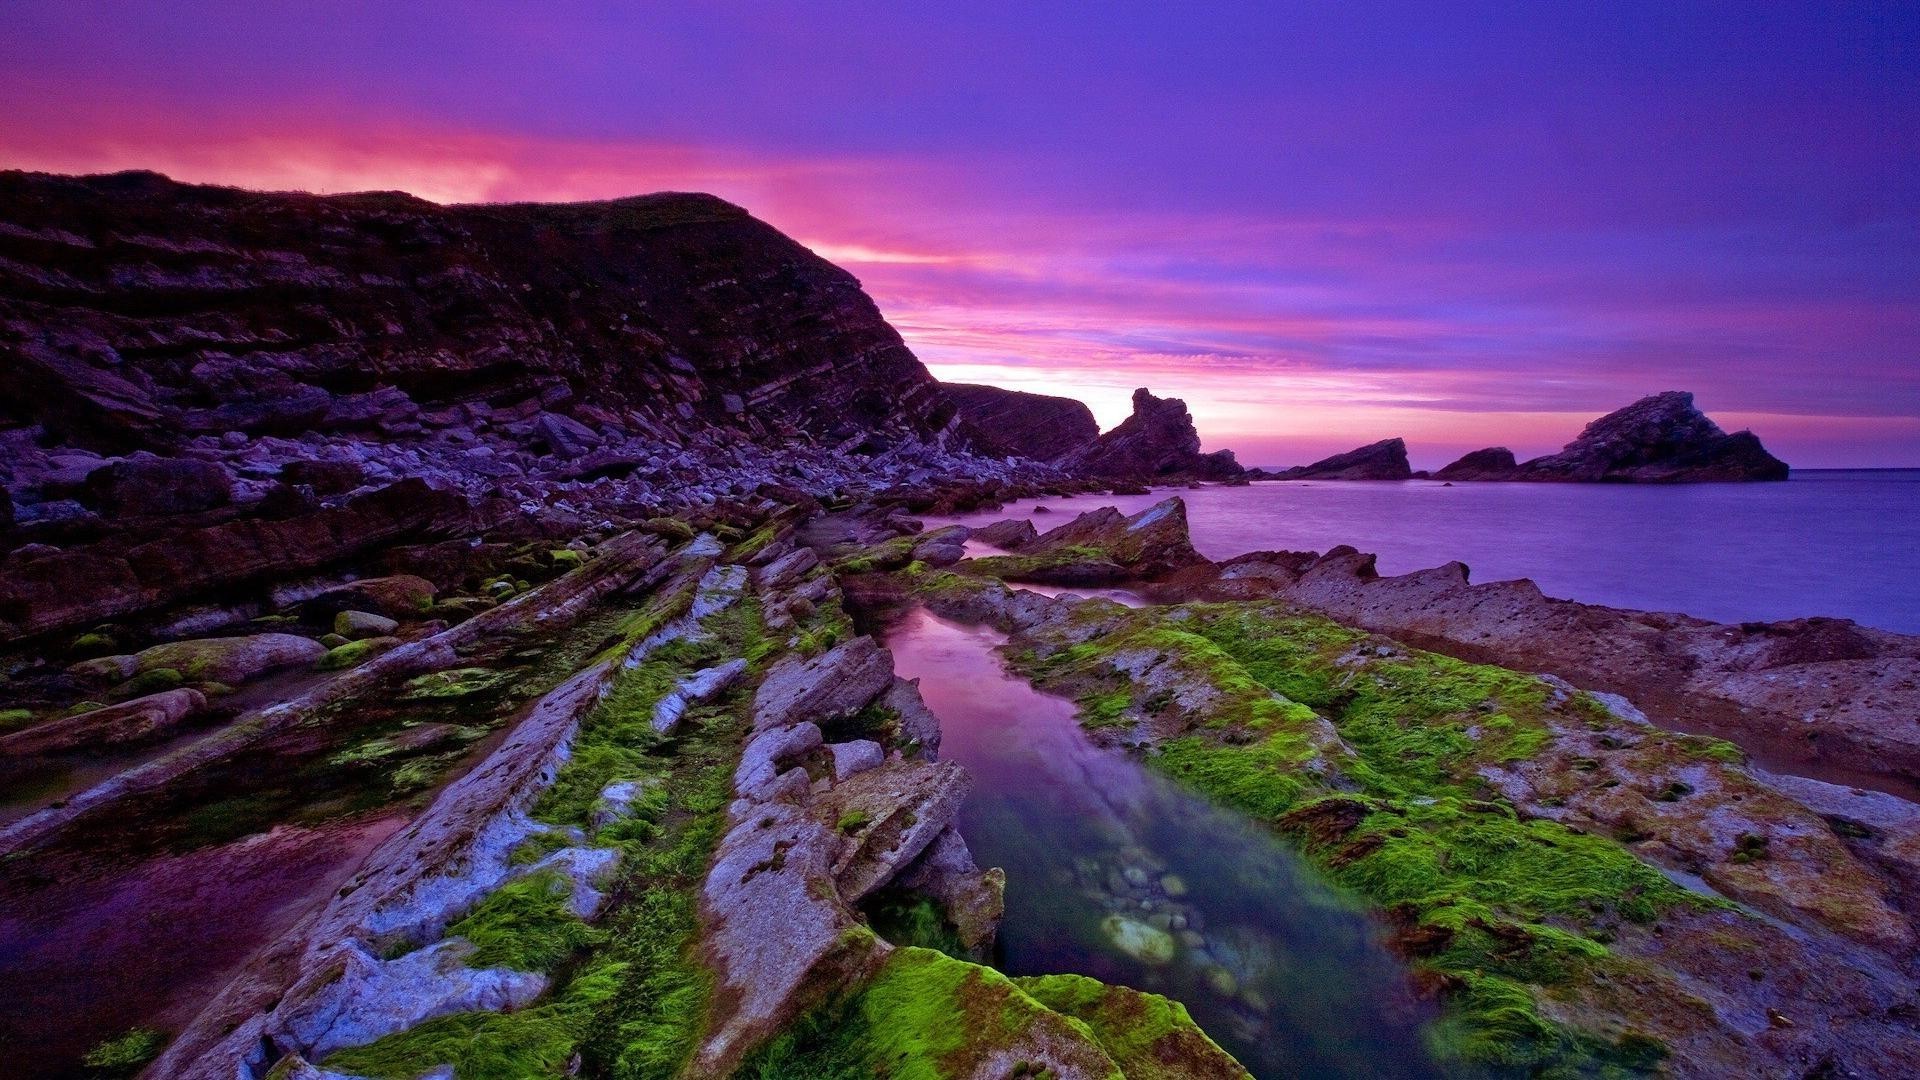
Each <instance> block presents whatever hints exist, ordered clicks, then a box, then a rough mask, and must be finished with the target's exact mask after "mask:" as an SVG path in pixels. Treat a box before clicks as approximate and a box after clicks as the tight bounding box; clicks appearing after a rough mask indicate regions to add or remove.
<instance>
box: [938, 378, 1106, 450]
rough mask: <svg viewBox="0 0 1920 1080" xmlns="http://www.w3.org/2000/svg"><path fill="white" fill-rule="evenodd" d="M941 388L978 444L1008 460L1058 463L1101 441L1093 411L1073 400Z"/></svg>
mask: <svg viewBox="0 0 1920 1080" xmlns="http://www.w3.org/2000/svg"><path fill="white" fill-rule="evenodd" d="M942 386H943V388H944V389H945V390H946V392H947V397H949V398H951V399H952V401H953V403H954V405H955V406H956V407H957V408H958V409H959V410H960V416H961V418H962V419H963V420H965V421H966V422H967V423H968V424H969V425H971V426H972V428H973V432H974V435H975V437H976V439H977V440H979V441H981V442H982V443H984V445H986V446H988V447H991V448H992V449H994V450H996V451H999V452H1001V453H1004V454H1006V455H1008V456H1013V455H1018V456H1020V457H1024V458H1029V459H1031V460H1033V461H1046V462H1052V461H1059V460H1061V459H1063V458H1066V457H1068V456H1069V455H1071V454H1073V453H1074V452H1075V451H1077V450H1080V449H1083V448H1085V447H1086V446H1088V445H1089V444H1091V443H1092V442H1093V441H1094V440H1095V439H1097V438H1099V437H1100V425H1099V424H1098V423H1096V422H1095V421H1094V419H1093V410H1091V409H1089V408H1087V406H1086V405H1085V403H1083V402H1079V401H1075V400H1074V399H1073V398H1064V397H1052V396H1049V395H1046V394H1029V393H1025V392H1023V391H1020V390H1007V389H1004V388H1002V387H998V386H978V385H974V384H971V383H944V384H942Z"/></svg>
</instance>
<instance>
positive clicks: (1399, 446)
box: [1275, 439, 1413, 480]
mask: <svg viewBox="0 0 1920 1080" xmlns="http://www.w3.org/2000/svg"><path fill="white" fill-rule="evenodd" d="M1412 475H1413V470H1412V469H1411V468H1410V467H1408V465H1407V444H1406V441H1405V440H1404V439H1382V440H1380V441H1379V442H1377V443H1369V444H1368V445H1366V446H1362V447H1360V448H1359V449H1357V450H1349V451H1347V452H1346V453H1344V454H1335V455H1333V456H1332V457H1329V458H1322V459H1321V460H1319V461H1316V462H1314V463H1313V464H1311V465H1298V466H1295V467H1294V468H1291V469H1287V470H1285V471H1284V472H1281V473H1279V474H1277V475H1276V477H1275V479H1279V480H1405V479H1407V478H1409V477H1411V476H1412Z"/></svg>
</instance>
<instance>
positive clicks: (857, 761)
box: [827, 739, 887, 782]
mask: <svg viewBox="0 0 1920 1080" xmlns="http://www.w3.org/2000/svg"><path fill="white" fill-rule="evenodd" d="M827 753H828V754H830V755H832V757H833V779H834V780H835V782H838V781H841V780H845V779H847V778H848V777H850V776H853V775H855V774H857V773H863V772H866V771H867V770H868V769H877V768H879V767H880V764H881V763H882V762H884V761H886V760H887V752H886V751H885V750H883V749H881V748H880V744H879V743H877V742H874V741H873V740H872V739H855V740H854V741H852V742H843V743H829V744H827Z"/></svg>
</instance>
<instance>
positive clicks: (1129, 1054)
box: [1013, 975, 1246, 1080]
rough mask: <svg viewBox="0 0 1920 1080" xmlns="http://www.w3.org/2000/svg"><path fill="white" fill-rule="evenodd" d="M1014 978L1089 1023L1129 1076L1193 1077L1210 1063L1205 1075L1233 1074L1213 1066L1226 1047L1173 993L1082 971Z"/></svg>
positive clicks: (1142, 1079) (1132, 1079)
mask: <svg viewBox="0 0 1920 1080" xmlns="http://www.w3.org/2000/svg"><path fill="white" fill-rule="evenodd" d="M1013 982H1014V985H1015V986H1018V987H1019V988H1020V989H1021V990H1023V991H1025V992H1026V993H1027V995H1028V996H1030V997H1032V998H1033V999H1034V1000H1035V1001H1038V1002H1039V1003H1040V1004H1042V1005H1044V1006H1046V1007H1047V1008H1049V1009H1052V1010H1053V1011H1054V1012H1057V1013H1060V1014H1061V1015H1063V1016H1069V1017H1072V1018H1073V1019H1075V1020H1078V1021H1080V1022H1081V1023H1083V1024H1085V1025H1087V1027H1088V1028H1089V1029H1091V1030H1092V1032H1093V1036H1094V1038H1095V1039H1096V1040H1098V1041H1099V1043H1100V1047H1101V1049H1103V1050H1105V1051H1106V1052H1107V1056H1109V1057H1111V1058H1113V1060H1114V1063H1115V1064H1117V1065H1119V1066H1120V1069H1121V1071H1122V1072H1124V1073H1126V1076H1127V1080H1175V1078H1184V1077H1191V1076H1194V1075H1198V1073H1197V1072H1196V1068H1197V1067H1200V1066H1212V1068H1208V1069H1206V1070H1205V1071H1206V1074H1207V1075H1217V1076H1221V1077H1223V1078H1226V1077H1231V1076H1234V1075H1236V1074H1234V1073H1231V1072H1219V1071H1216V1070H1217V1069H1218V1068H1219V1066H1221V1065H1223V1064H1224V1063H1225V1061H1224V1059H1226V1057H1227V1055H1226V1051H1224V1050H1221V1049H1220V1048H1219V1046H1217V1045H1216V1044H1215V1043H1214V1042H1213V1040H1211V1039H1209V1038H1207V1036H1206V1034H1205V1033H1204V1032H1202V1031H1201V1030H1200V1027H1199V1025H1197V1024H1195V1023H1194V1022H1193V1017H1192V1016H1190V1015H1188V1013H1187V1007H1186V1006H1184V1005H1182V1004H1180V1003H1179V1002H1177V1001H1174V1000H1172V999H1171V998H1164V997H1161V996H1160V995H1158V994H1145V993H1141V992H1139V991H1136V990H1128V989H1125V988H1124V987H1115V986H1108V985H1107V984H1106V983H1103V982H1101V981H1100V980H1098V979H1090V978H1087V977H1086V976H1083V975H1037V976H1030V977H1026V978H1017V979H1015V980H1013ZM1176 1067H1177V1068H1176ZM1237 1075H1240V1076H1245V1075H1246V1074H1245V1073H1239V1074H1237Z"/></svg>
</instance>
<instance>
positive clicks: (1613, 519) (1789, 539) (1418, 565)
mask: <svg viewBox="0 0 1920 1080" xmlns="http://www.w3.org/2000/svg"><path fill="white" fill-rule="evenodd" d="M1176 493H1177V494H1179V495H1181V496H1182V497H1183V498H1185V499H1186V501H1187V511H1188V520H1189V522H1190V524H1191V526H1192V529H1193V540H1194V546H1195V547H1197V548H1199V549H1200V551H1201V553H1202V554H1205V555H1207V556H1208V557H1210V558H1215V559H1220V558H1226V557H1228V556H1231V555H1237V554H1240V553H1241V552H1245V551H1257V550H1261V549H1282V550H1300V551H1325V550H1326V549H1328V548H1330V547H1333V546H1335V545H1338V544H1351V545H1353V546H1354V547H1356V548H1359V549H1360V550H1361V551H1371V552H1374V553H1376V554H1378V555H1379V556H1380V561H1379V565H1380V572H1381V573H1383V574H1397V573H1404V572H1406V571H1409V570H1418V569H1422V568H1425V567H1429V566H1437V565H1439V564H1441V563H1444V562H1448V561H1451V560H1454V559H1458V560H1459V561H1461V562H1464V563H1466V564H1467V565H1468V566H1469V567H1471V568H1472V571H1473V580H1474V581H1498V580H1503V579H1507V578H1522V577H1525V578H1532V579H1533V580H1534V581H1535V582H1537V583H1538V584H1539V586H1540V588H1541V589H1543V590H1545V591H1546V593H1547V594H1548V595H1550V596H1560V597H1566V598H1569V599H1574V600H1584V601H1587V602H1589V603H1596V604H1609V605H1613V606H1615V607H1626V608H1640V609H1645V610H1653V611H1680V612H1685V613H1687V614H1689V615H1698V616H1701V617H1703V618H1708V619H1716V620H1720V621H1724V622H1741V621H1746V620H1755V619H1764V620H1774V619H1791V618H1797V617H1799V616H1804V615H1836V616H1841V617H1844V618H1849V619H1855V620H1857V621H1859V622H1861V623H1865V624H1867V625H1869V626H1878V627H1882V628H1885V629H1888V630H1900V631H1906V632H1908V633H1920V566H1916V563H1920V469H1868V470H1801V471H1795V472H1794V473H1793V477H1792V479H1790V480H1788V481H1786V482H1785V483H1778V484H1687V485H1676V486H1670V487H1668V486H1650V485H1649V486H1640V485H1624V484H1471V483H1468V484H1457V485H1454V486H1452V487H1447V486H1444V485H1441V484H1438V483H1434V482H1431V481H1423V480H1410V481H1405V482H1400V483H1390V482H1381V483H1372V482H1357V481H1349V482H1306V483H1261V484H1254V485H1252V486H1250V487H1238V488H1229V487H1206V488H1200V489H1197V490H1182V491H1178V492H1176ZM1167 494H1168V493H1167V492H1164V491H1156V492H1154V493H1153V494H1151V495H1132V496H1113V495H1098V496H1081V497H1076V498H1072V499H1046V500H1042V503H1043V504H1044V505H1046V506H1047V507H1049V508H1050V509H1051V510H1052V511H1053V513H1051V514H1040V515H1037V516H1035V517H1034V524H1035V525H1036V526H1037V527H1038V528H1040V529H1042V530H1043V531H1044V530H1045V529H1048V528H1051V527H1052V526H1054V525H1057V524H1060V523H1061V522H1064V521H1066V520H1067V519H1068V517H1069V516H1070V515H1071V514H1074V513H1078V512H1080V511H1082V510H1087V509H1091V508H1093V507H1096V506H1118V507H1119V508H1120V509H1122V510H1125V511H1127V512H1129V513H1131V512H1133V511H1135V510H1139V509H1142V508H1144V507H1147V506H1150V505H1152V504H1153V503H1155V502H1158V501H1159V500H1160V499H1163V498H1165V497H1166V496H1167ZM1034 506H1035V504H1034V503H1033V502H1030V501H1026V500H1022V501H1021V502H1019V503H1017V504H1014V505H1012V506H1008V507H1005V508H1003V509H1000V510H993V511H987V512H985V513H978V514H968V515H965V516H963V517H958V518H929V519H927V521H928V523H929V524H930V525H933V524H946V523H948V522H955V521H957V522H960V523H962V524H969V525H979V524H986V523H988V522H991V521H998V520H1000V519H1001V518H1005V517H1013V516H1022V517H1025V516H1028V515H1030V514H1031V513H1032V511H1033V508H1034Z"/></svg>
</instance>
